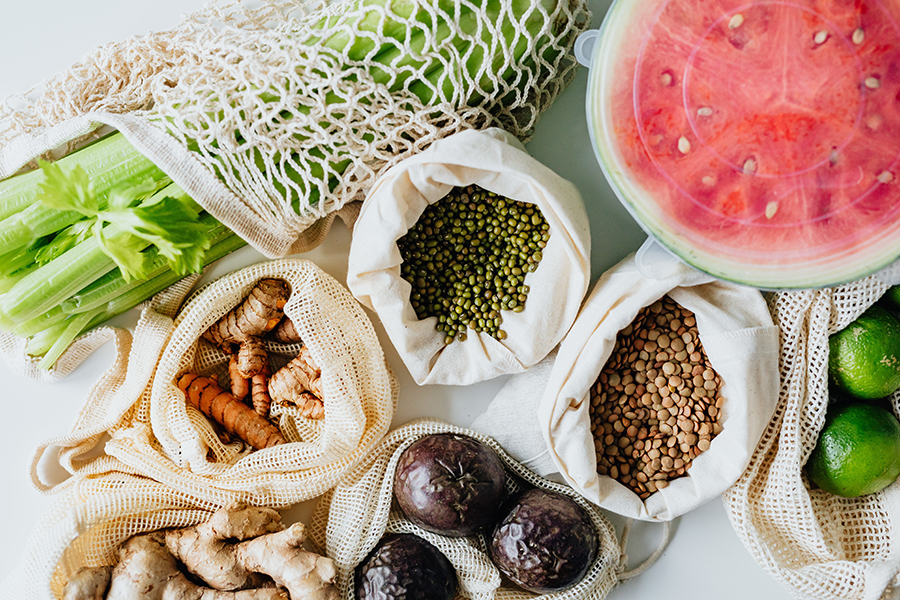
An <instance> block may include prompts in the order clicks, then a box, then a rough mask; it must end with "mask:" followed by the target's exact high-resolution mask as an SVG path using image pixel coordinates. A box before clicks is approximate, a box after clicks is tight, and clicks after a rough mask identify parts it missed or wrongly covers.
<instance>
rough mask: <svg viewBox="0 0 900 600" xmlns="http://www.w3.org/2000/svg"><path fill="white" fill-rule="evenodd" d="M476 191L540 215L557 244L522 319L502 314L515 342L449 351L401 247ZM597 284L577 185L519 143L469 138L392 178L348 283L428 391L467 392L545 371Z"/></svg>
mask: <svg viewBox="0 0 900 600" xmlns="http://www.w3.org/2000/svg"><path fill="white" fill-rule="evenodd" d="M471 184H475V185H478V186H481V187H483V188H485V189H487V190H490V191H492V192H495V193H497V194H498V195H501V196H506V197H508V198H511V199H513V200H518V201H522V202H528V203H531V204H534V205H535V206H536V207H537V208H539V209H540V210H541V212H542V214H543V216H544V219H545V220H546V222H547V223H548V224H549V226H550V239H549V241H548V242H547V247H546V248H544V249H543V258H542V259H541V261H540V263H539V265H538V268H537V270H536V271H534V272H532V273H528V275H527V276H526V278H525V283H526V284H527V285H528V286H529V287H530V291H529V293H528V299H527V300H526V302H525V309H524V310H523V311H522V312H518V313H515V312H512V311H502V312H501V315H502V318H503V324H502V328H503V329H504V330H505V331H506V333H507V336H506V338H505V339H503V340H498V339H495V338H494V337H492V336H491V335H490V334H488V333H485V332H481V333H477V334H476V333H473V332H470V335H469V337H468V339H467V340H466V341H464V342H461V341H453V342H452V343H450V344H445V343H444V334H443V333H441V332H439V331H437V330H436V328H435V326H436V324H437V318H436V317H429V318H427V319H424V320H421V321H420V320H419V319H418V317H417V316H416V312H415V309H414V308H413V307H412V305H411V304H410V291H411V289H412V288H411V286H410V284H409V283H408V282H407V281H406V280H404V279H403V277H402V276H401V274H400V264H401V262H402V258H401V255H400V252H399V250H398V248H397V240H399V239H400V238H401V237H403V236H404V235H405V234H406V232H407V231H408V230H409V229H410V228H411V227H412V226H413V225H414V224H415V222H416V220H417V219H418V218H419V217H420V216H421V215H422V213H423V212H424V211H425V209H426V208H427V207H428V206H429V205H430V204H433V203H435V202H438V201H439V200H440V199H441V198H443V197H444V196H445V195H446V194H447V193H448V192H449V191H450V189H451V188H453V187H455V186H460V187H462V186H467V185H471ZM589 280H590V232H589V230H588V220H587V214H586V213H585V210H584V204H583V203H582V201H581V196H580V194H579V193H578V190H577V189H576V188H575V186H574V185H572V184H571V183H569V182H568V181H566V180H564V179H562V178H561V177H559V176H558V175H556V174H555V173H553V172H552V171H551V170H550V169H548V168H547V167H545V166H543V165H542V164H541V163H539V162H538V161H537V160H535V159H534V158H532V157H531V156H529V155H528V154H527V153H526V152H525V150H524V148H523V147H522V145H521V144H519V143H518V142H517V141H516V140H515V138H513V136H512V135H510V134H508V133H506V132H504V131H502V130H499V129H490V130H487V131H482V132H476V131H466V132H463V133H460V134H456V135H454V136H452V137H449V138H446V139H444V140H441V141H440V142H438V143H435V144H434V145H433V146H431V147H430V148H429V149H428V150H426V151H425V152H422V153H421V154H418V155H416V156H414V157H412V158H409V159H407V160H405V161H403V162H402V163H400V164H398V165H397V166H396V167H394V168H393V169H391V170H390V171H388V172H387V173H386V174H385V175H384V176H383V177H382V178H381V179H379V180H378V182H377V183H376V184H375V186H374V187H373V188H372V191H371V192H370V193H369V195H368V196H367V197H366V200H365V202H364V203H363V206H362V209H361V210H360V214H359V218H358V219H357V221H356V225H355V226H354V229H353V244H352V246H351V248H350V263H349V269H348V274H347V285H348V287H349V288H350V291H351V292H353V295H354V296H356V298H357V299H358V300H359V301H360V302H362V303H363V304H364V305H365V306H367V307H368V308H371V309H373V310H374V311H375V312H376V313H377V314H378V317H379V318H380V319H381V322H382V323H383V324H384V328H385V330H386V331H387V334H388V336H389V337H390V338H391V342H392V343H393V344H394V347H395V348H396V349H397V352H398V353H399V354H400V357H401V358H402V359H403V362H404V364H405V365H406V367H407V368H408V369H409V372H410V374H411V375H412V377H413V379H414V380H415V381H416V383H418V384H420V385H424V384H431V383H441V384H451V385H467V384H471V383H475V382H478V381H483V380H486V379H491V378H493V377H497V376H498V375H503V374H508V373H519V372H522V371H524V370H525V369H526V368H528V367H530V366H531V365H533V364H535V363H537V362H538V361H539V360H541V359H542V358H543V357H544V356H546V355H547V353H548V352H550V350H552V349H553V347H554V346H556V345H557V344H558V343H559V341H560V340H561V339H562V337H563V335H565V333H566V331H568V329H569V327H570V326H571V324H572V322H573V321H574V320H575V316H576V315H577V313H578V307H579V306H580V304H581V301H582V299H583V298H584V294H585V292H586V291H587V287H588V282H589Z"/></svg>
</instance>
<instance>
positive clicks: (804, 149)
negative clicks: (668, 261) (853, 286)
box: [587, 0, 900, 289]
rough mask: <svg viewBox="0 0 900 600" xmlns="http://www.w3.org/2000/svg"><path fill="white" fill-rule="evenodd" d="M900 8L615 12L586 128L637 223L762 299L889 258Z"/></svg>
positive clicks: (595, 69)
mask: <svg viewBox="0 0 900 600" xmlns="http://www.w3.org/2000/svg"><path fill="white" fill-rule="evenodd" d="M898 20H900V2H897V1H895V0H886V1H884V2H881V1H879V0H797V1H759V2H752V1H751V2H747V1H746V0H616V2H615V3H614V5H613V7H612V8H611V9H610V12H609V13H608V15H607V17H606V20H605V22H604V24H603V28H602V31H601V34H600V39H599V43H598V44H597V47H596V48H595V50H594V60H593V64H592V65H591V76H590V83H589V91H588V105H587V108H588V122H589V125H590V128H591V134H592V137H593V140H594V145H595V149H596V151H597V155H598V158H599V160H600V163H601V165H602V166H603V168H604V171H605V172H606V175H607V177H608V179H610V181H611V182H612V184H613V187H614V189H615V190H616V192H617V194H618V195H619V197H620V199H621V200H622V201H623V203H624V204H625V205H626V207H628V208H629V210H630V211H631V212H632V214H633V215H634V217H635V218H636V219H637V220H638V222H639V223H641V225H642V226H643V227H644V228H645V229H646V230H647V231H648V232H649V233H651V234H652V235H653V236H654V237H655V238H656V239H657V240H658V241H660V242H661V243H662V244H663V245H664V246H666V247H667V248H669V249H670V250H672V251H673V252H674V253H675V254H677V255H678V256H680V257H681V258H682V259H684V260H685V261H686V262H688V263H689V264H692V265H694V266H695V267H697V268H699V269H701V270H703V271H706V272H708V273H711V274H713V275H715V276H717V277H720V278H723V279H728V280H731V281H736V282H739V283H745V284H749V285H753V286H756V287H762V288H768V289H796V288H809V287H820V286H826V285H834V284H837V283H841V282H844V281H849V280H853V279H857V278H859V277H861V276H863V275H866V274H868V273H871V272H873V271H875V270H877V269H879V268H881V267H883V266H885V265H887V264H889V263H891V262H892V261H894V260H895V259H897V258H898V257H900V164H898V162H900V25H898Z"/></svg>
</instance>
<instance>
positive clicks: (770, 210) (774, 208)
mask: <svg viewBox="0 0 900 600" xmlns="http://www.w3.org/2000/svg"><path fill="white" fill-rule="evenodd" d="M777 212H778V203H777V202H775V201H774V200H773V201H772V202H769V203H768V204H766V218H767V219H771V218H772V217H774V216H775V213H777Z"/></svg>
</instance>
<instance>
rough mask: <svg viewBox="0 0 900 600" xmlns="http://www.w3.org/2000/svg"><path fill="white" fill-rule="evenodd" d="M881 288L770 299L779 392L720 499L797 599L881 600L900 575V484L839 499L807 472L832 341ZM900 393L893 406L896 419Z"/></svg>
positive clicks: (875, 284) (861, 285) (858, 286)
mask: <svg viewBox="0 0 900 600" xmlns="http://www.w3.org/2000/svg"><path fill="white" fill-rule="evenodd" d="M886 289H887V286H886V285H884V284H883V283H880V282H879V281H878V280H877V279H876V278H874V277H869V278H867V279H863V280H861V281H858V282H854V283H850V284H846V285H842V286H839V287H835V288H829V289H822V290H813V291H802V292H787V293H778V294H772V295H771V296H769V308H770V311H771V312H772V316H773V320H774V321H775V324H776V325H778V326H779V327H780V328H781V355H780V358H779V369H780V375H781V388H780V395H779V399H778V406H777V408H776V411H775V416H774V417H773V419H772V420H771V422H770V423H769V426H768V427H767V429H766V431H765V432H764V434H763V437H762V439H761V441H760V443H759V446H758V447H757V449H756V452H755V454H754V455H753V458H752V460H751V462H750V465H749V466H748V468H747V469H746V470H745V471H744V474H743V475H742V476H741V478H740V479H739V480H738V482H737V483H736V484H735V485H734V486H733V487H732V488H730V489H729V490H728V491H727V492H726V494H725V496H724V500H725V505H726V507H727V509H728V512H729V516H730V518H731V522H732V524H733V525H734V528H735V530H736V531H737V533H738V536H739V537H740V538H741V540H742V541H743V543H744V545H745V546H747V548H748V549H749V550H750V552H751V554H753V556H754V557H755V558H756V560H757V561H758V562H759V563H760V565H762V567H763V568H764V569H765V570H766V571H768V572H769V573H771V574H772V575H773V576H774V577H775V578H776V579H777V580H778V581H780V582H781V583H782V584H784V585H785V586H786V587H787V588H788V589H789V590H790V591H791V592H792V593H793V594H794V595H795V596H796V597H797V598H802V599H809V600H838V599H840V600H849V599H863V598H879V597H880V596H881V594H882V593H883V592H884V590H885V587H886V586H887V585H888V583H889V581H890V579H891V578H892V577H893V576H895V575H896V573H897V570H898V568H900V483H894V484H893V485H891V486H890V487H888V488H887V489H885V490H883V491H882V492H879V493H876V494H870V495H867V496H862V497H859V498H841V497H838V496H833V495H831V494H828V493H826V492H824V491H822V490H819V489H810V484H809V482H808V481H807V479H806V476H805V474H804V472H803V465H804V464H805V463H806V461H807V459H808V458H809V455H810V452H812V450H813V448H814V447H815V445H816V441H817V439H818V435H819V432H820V431H821V429H822V427H823V425H824V421H825V413H826V410H827V407H828V400H829V397H828V379H827V375H828V337H829V336H830V335H831V334H833V333H835V332H837V331H839V330H841V329H843V328H845V327H846V326H847V325H848V324H850V323H851V322H852V321H853V320H854V319H856V318H857V317H858V316H859V315H860V314H862V313H863V312H864V311H865V310H866V309H867V308H868V307H869V306H871V305H872V304H873V303H874V302H875V301H876V300H877V299H878V298H879V297H880V296H881V295H882V294H883V293H884V292H885V290H886ZM898 399H900V394H896V393H895V394H894V396H893V398H892V402H893V409H894V413H895V414H897V415H900V405H898Z"/></svg>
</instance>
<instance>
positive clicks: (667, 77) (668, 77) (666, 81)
mask: <svg viewBox="0 0 900 600" xmlns="http://www.w3.org/2000/svg"><path fill="white" fill-rule="evenodd" d="M672 81H674V80H673V79H672V74H671V73H670V72H668V71H666V72H664V73H663V74H662V75H660V77H659V82H660V83H661V84H662V85H663V87H669V86H670V85H672Z"/></svg>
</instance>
